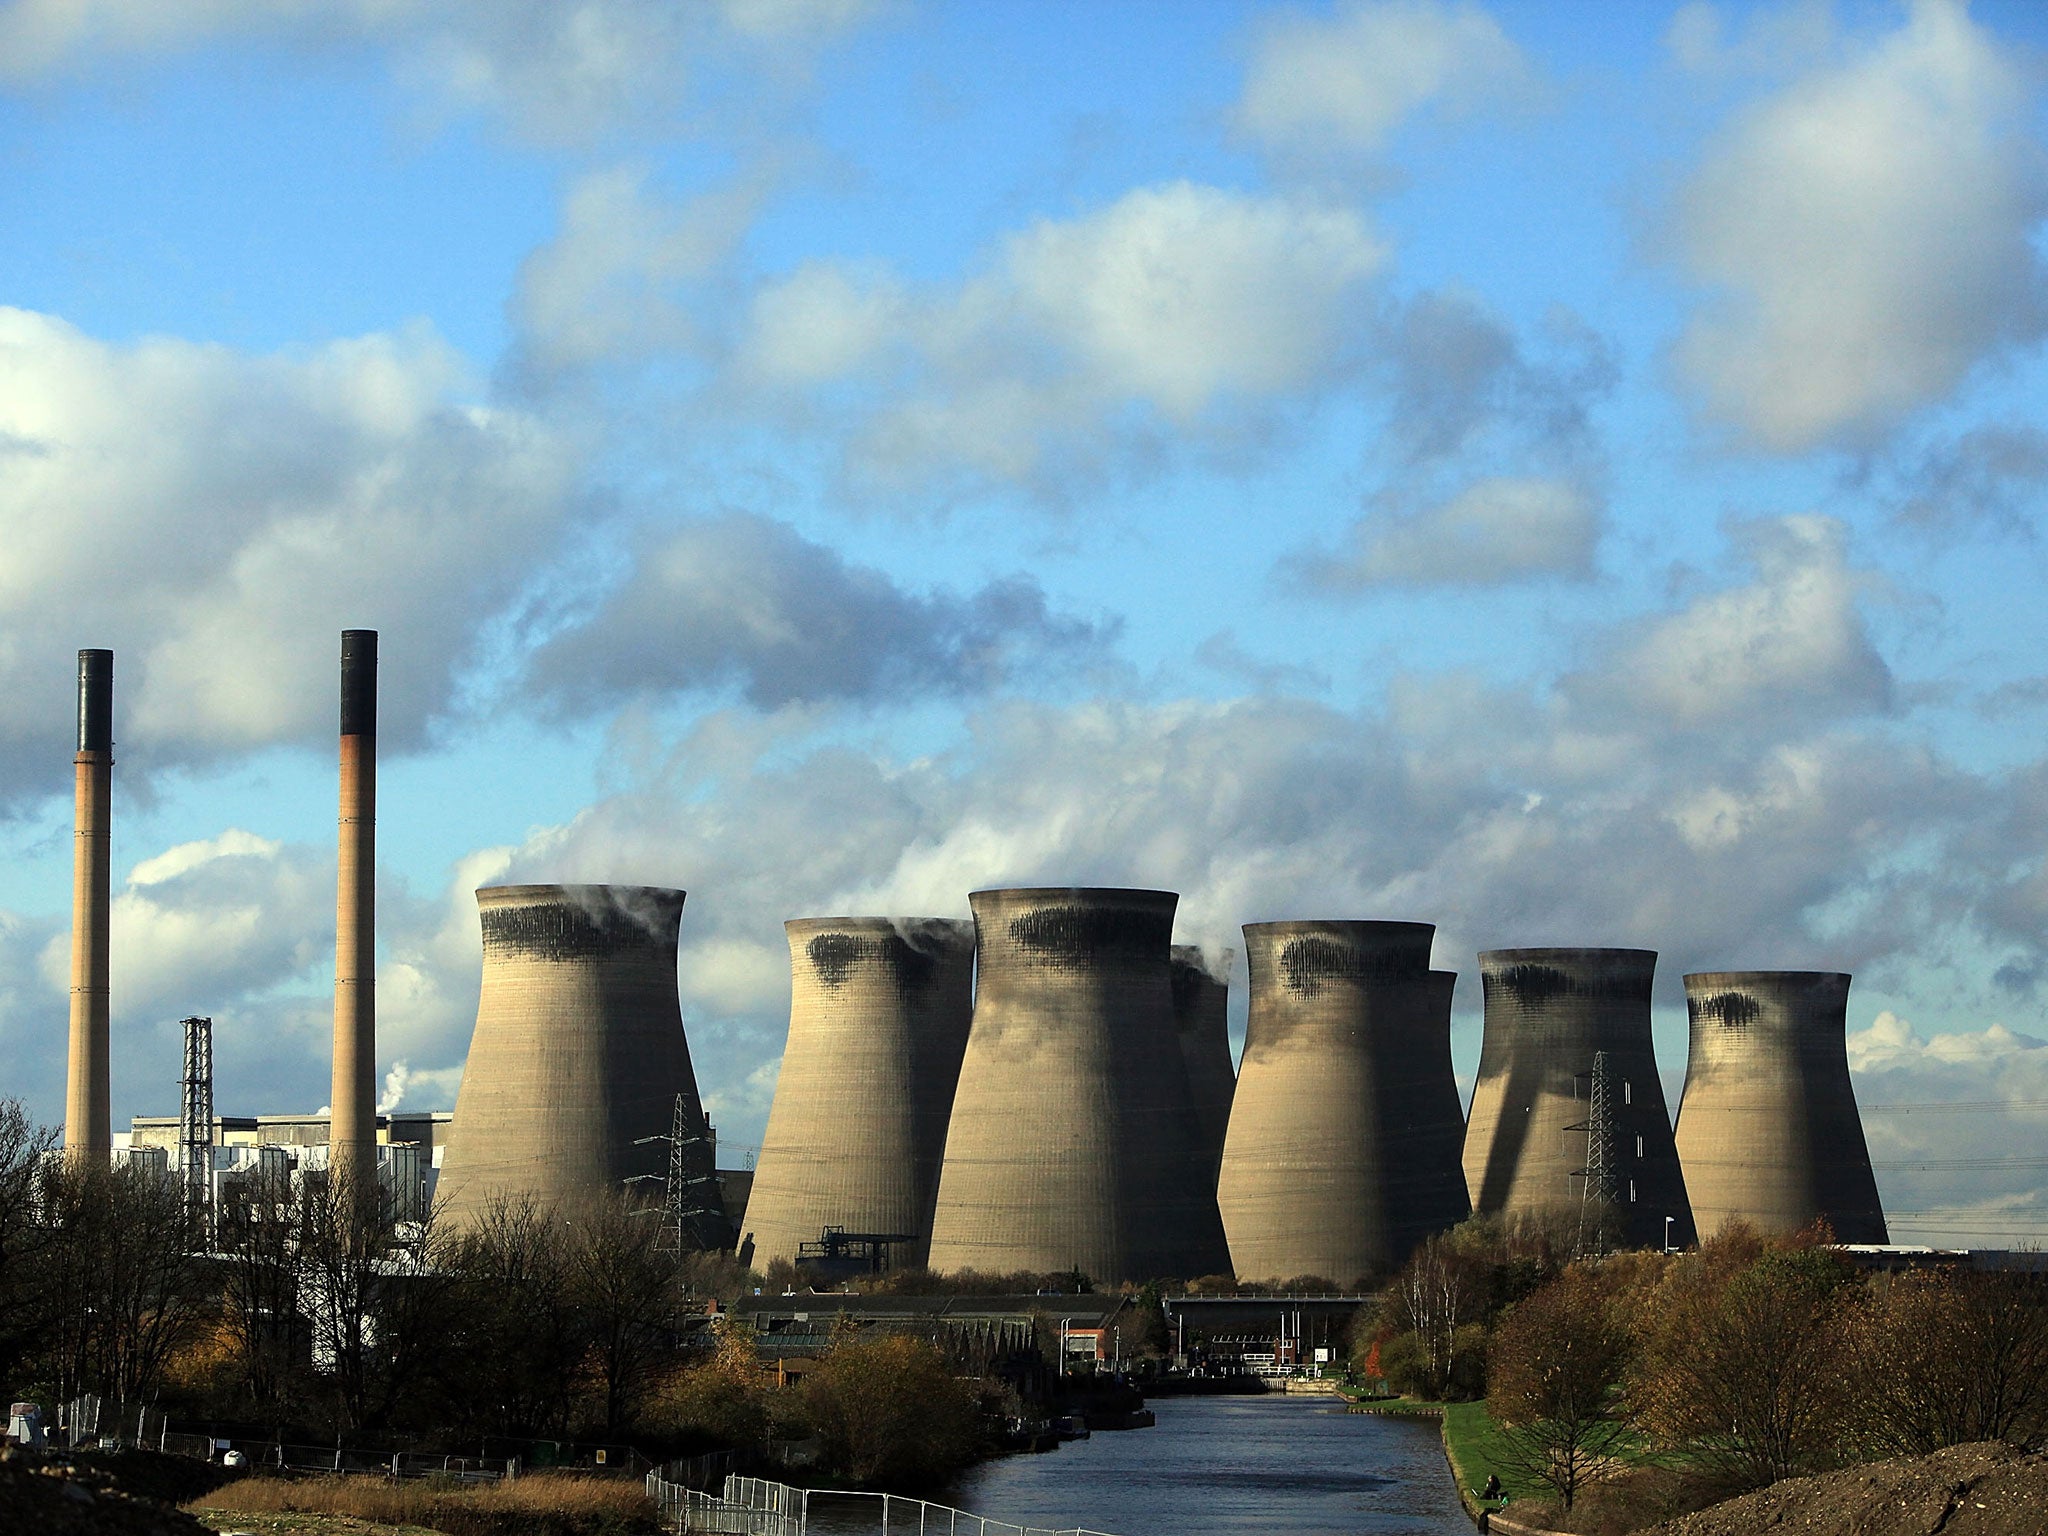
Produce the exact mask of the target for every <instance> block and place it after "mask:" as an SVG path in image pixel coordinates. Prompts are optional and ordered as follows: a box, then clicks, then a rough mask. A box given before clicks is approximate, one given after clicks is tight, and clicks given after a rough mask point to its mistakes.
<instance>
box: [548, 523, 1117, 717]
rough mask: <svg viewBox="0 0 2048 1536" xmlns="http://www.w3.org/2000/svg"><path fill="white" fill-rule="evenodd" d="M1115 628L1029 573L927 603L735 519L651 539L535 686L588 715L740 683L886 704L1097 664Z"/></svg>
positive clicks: (749, 690) (754, 697) (779, 699)
mask: <svg viewBox="0 0 2048 1536" xmlns="http://www.w3.org/2000/svg"><path fill="white" fill-rule="evenodd" d="M1114 628H1115V626H1114V625H1092V624H1088V623H1085V622H1082V621H1079V620H1076V619H1072V618H1066V617H1062V616H1059V615H1056V614H1053V613H1051V612H1049V611H1048V609H1047V606H1046V601H1045V594H1044V592H1043V591H1041V590H1040V589H1039V587H1038V585H1037V583H1036V582H1034V581H1031V580H1029V579H1028V578H1024V577H1011V578H1009V579H1007V580H1002V581H996V582H991V583H989V584H988V585H986V586H984V587H982V588H981V589H980V590H979V591H976V592H972V593H968V594H966V595H964V596H956V595H954V594H951V593H944V592H941V593H935V594H932V595H930V596H918V595H915V594H912V593H909V592H906V591H904V590H903V589H902V588H900V587H898V586H897V585H896V584H895V583H894V582H893V581H891V580H890V578H889V577H888V576H887V575H886V574H885V573H883V572H881V571H878V570H875V569H872V568H870V567H865V566H857V565H852V564H850V563H848V562H847V561H846V560H844V559H842V558H841V557H840V556H839V555H838V554H836V553H835V552H834V551H832V550H830V549H827V548H825V547H824V546H823V545H820V544H814V543H812V542H811V541H809V540H808V539H805V538H803V537H802V536H801V535H799V534H798V533H797V532H796V531H795V530H794V529H792V528H790V527H789V526H788V525H787V524H785V523H779V522H776V521H774V520H772V519H770V518H765V517H756V516H750V515H746V514H741V513H729V514H727V515H725V516H723V517H716V518H703V519H698V520H694V521H692V522H690V523H687V524H685V525H684V526H682V527H681V528H678V529H669V530H664V531H663V532H662V533H661V534H659V535H658V536H656V535H653V534H651V533H650V534H649V535H648V536H646V537H645V538H643V540H642V542H641V545H640V546H639V548H638V549H637V550H636V554H635V559H634V562H633V570H632V572H631V574H630V575H629V576H628V577H627V578H626V580H625V581H624V583H623V584H622V585H621V586H619V587H618V588H617V589H616V590H614V591H612V592H610V593H609V594H607V595H606V596H604V597H603V598H602V599H601V600H600V601H599V602H598V604H597V606H596V608H595V611H593V612H592V613H590V614H589V615H588V616H587V617H586V618H584V619H583V620H582V621H581V622H578V623H575V624H573V625H572V626H570V627H568V628H565V629H564V630H562V631H561V632H560V633H558V634H557V635H555V636H554V637H553V638H552V639H550V640H549V641H547V642H546V643H545V644H543V645H542V646H541V647H540V649H539V650H538V651H537V652H536V654H535V656H534V658H533V663H532V674H531V681H532V685H533V687H534V688H535V689H536V691H538V692H539V693H541V694H542V695H543V696H545V697H547V698H549V699H550V700H552V701H554V702H556V703H558V704H560V705H562V706H563V707H568V708H576V709H593V708H598V707H602V706H604V705H606V704H609V703H612V702H615V701H617V700H618V699H620V698H630V697H636V696H646V695H658V694H663V693H669V692H677V691H688V690H695V689H707V688H710V689H715V688H720V687H724V686H728V685H732V684H737V685H738V686H739V687H740V689H741V690H742V691H743V692H744V693H745V695H746V697H747V698H748V699H749V700H751V701H752V702H753V703H755V704H757V705H760V706H762V707H764V708H771V709H772V708H778V707H780V706H783V705H786V704H791V703H798V702H813V701H819V700H832V699H851V700H861V701H877V700H883V699H890V698H904V697H911V696H917V695H930V694H944V693H963V692H972V691H977V690H980V689H982V688H986V687H989V686H991V685H994V684H996V683H999V682H1001V681H1002V680H1003V679H1004V678H1005V677H1006V676H1007V675H1008V674H1009V673H1010V672H1011V671H1012V670H1013V669H1014V668H1015V667H1016V666H1017V665H1019V664H1020V663H1021V662H1024V661H1027V660H1029V661H1033V662H1038V663H1045V662H1048V661H1050V662H1054V663H1057V662H1059V661H1060V660H1062V659H1070V660H1085V658H1086V657H1087V655H1088V654H1089V653H1091V652H1094V651H1097V650H1099V649H1100V648H1102V647H1104V646H1105V645H1106V643H1107V642H1108V640H1109V639H1110V637H1111V636H1112V635H1113V633H1114Z"/></svg>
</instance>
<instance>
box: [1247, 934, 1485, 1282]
mask: <svg viewBox="0 0 2048 1536" xmlns="http://www.w3.org/2000/svg"><path fill="white" fill-rule="evenodd" d="M1435 932H1436V930H1435V928H1434V926H1433V925H1431V924H1429V923H1395V922H1284V923H1248V924H1246V925H1245V930H1244V938H1245V956H1246V959H1247V960H1248V961H1249V963H1250V968H1251V1009H1250V1015H1249V1019H1248V1027H1247V1032H1246V1035H1245V1047H1244V1062H1243V1065H1242V1068H1241V1070H1240V1072H1239V1074H1238V1080H1237V1097H1236V1100H1235V1102H1234V1103H1233V1105H1232V1107H1231V1114H1230V1130H1229V1135H1228V1138H1227V1139H1226V1141H1225V1143H1224V1150H1223V1165H1222V1172H1221V1175H1220V1177H1219V1180H1218V1184H1217V1192H1216V1196H1217V1204H1218V1206H1219V1207H1220V1209H1221V1211H1222V1215H1223V1226H1224V1231H1225V1232H1226V1234H1227V1235H1228V1237H1229V1239H1230V1257H1231V1262H1232V1264H1233V1265H1234V1266H1235V1268H1236V1271H1237V1273H1238V1274H1239V1275H1240V1276H1243V1277H1245V1278H1248V1279H1274V1280H1284V1279H1289V1278H1292V1277H1295V1276H1302V1275H1320V1276H1323V1277H1326V1278H1328V1279H1330V1280H1332V1281H1334V1282H1336V1283H1337V1284H1340V1285H1345V1284H1350V1283H1352V1282H1353V1281H1356V1280H1360V1279H1365V1278H1372V1277H1377V1276H1380V1275H1383V1274H1385V1273H1386V1272H1388V1271H1390V1270H1392V1269H1394V1268H1396V1267H1398V1266H1399V1265H1400V1264H1401V1263H1402V1262H1403V1261H1404V1260H1405V1259H1406V1258H1407V1257H1408V1254H1409V1252H1410V1251H1411V1250H1412V1249H1413V1248H1414V1247H1415V1246H1416V1245H1417V1244H1418V1243H1420V1242H1421V1241H1422V1240H1423V1239H1424V1238H1426V1237H1428V1236H1429V1235H1430V1234H1432V1233H1434V1232H1440V1231H1443V1230H1444V1229H1445V1228H1447V1227H1451V1226H1454V1225H1456V1224H1457V1223H1458V1222H1459V1221H1462V1220H1463V1219H1464V1218H1465V1217H1466V1216H1467V1215H1468V1214H1469V1213H1470V1205H1469V1204H1468V1202H1467V1199H1466V1190H1465V1177H1464V1173H1463V1171H1462V1169H1461V1168H1460V1166H1459V1152H1460V1148H1461V1146H1462V1144H1463V1141H1464V1134H1465V1117H1464V1113H1463V1111H1462V1109H1461V1107H1460V1104H1459V1095H1458V1084H1457V1079H1456V1077H1455V1075H1454V1074H1453V1072H1452V1070H1451V992H1452V989H1453V987H1455V985H1456V984H1457V979H1458V978H1457V976H1456V974H1455V973H1453V972H1448V971H1432V970H1431V969H1430V968H1429V958H1430V943H1431V939H1432V937H1433V936H1434V934H1435Z"/></svg>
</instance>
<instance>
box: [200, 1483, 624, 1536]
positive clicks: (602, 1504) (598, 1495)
mask: <svg viewBox="0 0 2048 1536" xmlns="http://www.w3.org/2000/svg"><path fill="white" fill-rule="evenodd" d="M187 1507H188V1508H189V1509H194V1510H204V1511H208V1512H215V1511H218V1512H224V1513H228V1514H234V1515H256V1514H270V1513H282V1514H326V1515H349V1516H353V1517H354V1518H356V1519H359V1520H369V1521H374V1522H377V1523H379V1524H384V1525H416V1526H424V1527H426V1528H428V1529H430V1530H436V1531H447V1532H449V1533H450V1536H655V1533H658V1532H659V1531H660V1530H661V1528H662V1527H661V1523H660V1520H659V1518H658V1512H657V1511H656V1509H655V1507H654V1505H653V1504H652V1503H651V1502H649V1500H648V1498H647V1495H646V1492H645V1490H644V1489H642V1487H641V1486H640V1484H639V1482H637V1481H635V1480H632V1479H627V1478H604V1477H582V1476H576V1475H573V1474H569V1473H562V1472H534V1473H529V1474H527V1475H526V1476H524V1477H520V1478H516V1479H514V1480H512V1481H510V1482H499V1483H482V1484H448V1483H442V1482H436V1481H433V1480H431V1479H416V1480H413V1481H409V1482H388V1481H385V1480H384V1479H381V1478H374V1477H304V1478H281V1477H248V1478H244V1479H242V1480H241V1481H240V1482H238V1483H233V1484H230V1485H229V1486H228V1487H226V1488H224V1489H221V1490H220V1491H219V1492H217V1493H213V1494H209V1495H207V1496H206V1497H205V1498H203V1499H198V1500H195V1501H194V1502H193V1503H192V1504H190V1505H188V1506H187Z"/></svg>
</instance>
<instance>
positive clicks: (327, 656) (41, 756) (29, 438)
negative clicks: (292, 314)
mask: <svg viewBox="0 0 2048 1536" xmlns="http://www.w3.org/2000/svg"><path fill="white" fill-rule="evenodd" d="M470 393H471V385H470V381H469V380H468V379H467V378H466V377H465V374H464V370H463V368H462V365H461V362H460V359H458V358H457V357H456V356H455V354H454V353H453V352H451V351H450V349H449V348H448V347H447V346H446V345H445V344H443V343H442V342H441V341H440V340H439V338H438V337H436V336H435V335H434V334H433V332H432V331H431V330H428V329H426V328H425V327H417V328H414V329H410V330H407V331H404V332H400V333H397V334H392V335H372V336H365V337H360V338H356V339H352V340H347V341H338V342H333V343H330V344H328V345H326V346H324V347H320V348H318V349H315V350H313V351H310V352H302V353H287V354H280V355H273V356H249V355H246V354H241V353H236V352H233V351H231V350H229V349H227V348H225V347H219V346H207V345H200V344H196V343H192V342H187V341H182V340H178V339H175V338H167V337H154V338H148V339H145V340H142V341H138V342H135V343H133V344H130V345H125V346H114V345H109V344H107V343H103V342H100V341H96V340H94V339H93V338H91V337H88V336H85V335H83V334H81V333H80V332H78V331H77V330H75V329H73V328H72V327H70V326H68V325H66V324H64V323H63V322H62V321H59V320H56V319H52V318H50V317H48V316H45V315H39V314H33V313H29V312H26V311H22V310H9V309H0V546H4V547H5V548H6V550H7V552H8V558H7V559H6V561H5V562H4V563H0V737H4V738H5V739H6V741H7V742H8V746H9V752H8V754H7V755H6V756H5V757H0V794H5V793H7V792H9V791H12V790H15V789H17V788H18V787H19V786H21V785H22V784H23V783H24V782H26V781H27V780H29V779H30V778H31V776H32V777H33V778H34V779H35V781H37V782H39V783H41V784H43V785H45V786H47V782H48V776H47V774H46V773H45V772H43V771H42V770H41V769H40V768H39V767H32V766H31V764H42V763H47V762H49V761H55V760H58V758H59V756H60V754H61V753H62V751H63V750H64V749H63V748H62V747H61V745H60V744H59V742H60V738H59V733H60V732H61V731H62V729H63V728H64V725H65V722H66V721H67V720H68V718H69V716H70V713H71V703H70V699H69V698H68V690H69V689H70V686H71V678H72V668H71V658H70V652H71V651H72V650H73V649H75V648H76V647H78V646H80V645H100V646H110V647H112V648H113V649H114V650H115V652H116V663H115V665H116V686H115V700H116V703H115V730H116V733H117V735H118V736H119V737H120V740H121V750H122V752H123V758H124V761H127V762H129V763H131V764H132V765H133V766H135V767H141V768H146V767H147V766H149V765H150V764H160V763H164V762H169V761H178V760H192V759H204V758H207V757H210V756H214V755H217V754H222V753H227V752H232V751H238V750H242V749H245V748H248V747H252V746H260V745H266V744H270V743H274V742H279V741H292V740H300V739H305V738H310V737H315V736H317V735H318V734H320V733H322V732H324V733H327V734H331V733H332V731H333V713H334V702H333V701H334V696H335V695H334V688H335V683H334V677H335V675H336V674H335V666H336V661H335V657H336V656H337V655H338V654H339V653H338V651H337V649H336V648H337V646H338V644H339V642H338V639H337V634H338V632H339V631H340V630H341V629H342V628H344V627H368V628H375V629H381V630H383V631H384V632H385V641H384V651H385V654H386V664H385V666H384V668H383V673H382V700H381V719H380V722H379V723H380V729H381V731H382V733H383V734H384V735H385V736H386V737H387V739H389V740H390V741H392V742H393V743H397V744H407V743H413V742H417V741H418V740H419V739H420V737H421V734H422V731H423V729H424V726H425V723H426V721H427V719H428V718H429V717H430V716H431V715H433V714H435V713H436V712H437V711H439V710H442V709H444V708H446V707H447V704H448V701H449V698H450V692H451V687H452V676H453V673H454V671H455V670H456V668H457V667H459V666H460V665H461V663H462V662H463V661H464V660H465V658H466V657H467V656H468V654H469V651H470V646H471V641H472V637H473V635H474V633H475V630H476V628H477V626H478V625H479V624H481V623H482V622H483V621H484V620H486V619H487V618H489V617H490V616H491V615H492V614H493V613H494V612H495V611H496V610H497V609H498V608H499V607H501V606H502V605H503V604H504V603H505V602H506V601H507V600H509V598H510V597H511V596H512V595H513V593H514V592H515V591H516V590H517V589H518V587H519V586H520V585H521V584H522V583H523V582H524V581H525V580H526V579H527V578H528V576H529V575H530V572H531V568H532V566H533V564H534V563H535V561H536V560H537V559H538V558H539V557H540V556H541V555H542V554H543V553H544V552H546V551H548V550H550V549H551V548H552V547H553V545H554V543H555V540H556V536H557V533H558V531H559V528H560V526H561V522H562V520H563V518H564V516H565V515H566V513H567V512H568V510H569V509H570V506H571V504H572V486H573V483H574V479H575V476H576V474H577V473H578V471H579V469H580V464H579V461H578V455H577V453H576V451H575V449H574V447H573V446H572V445H571V444H570V443H568V442H567V441H565V440H563V439H562V438H561V437H560V436H558V435H557V434H556V433H554V432H553V431H552V430H551V429H549V428H547V427H545V426H543V425H542V424H541V423H540V422H539V421H537V420H535V419H534V418H532V417H530V416H526V415H523V414H521V413H519V412H516V411H508V410H504V409H499V408H489V407H483V406H478V405H473V404H469V403H466V400H465V397H466V396H469V395H470ZM52 614H61V615H63V617H64V621H65V626H66V627H65V629H64V630H62V631H53V630H52V629H51V628H50V615H52Z"/></svg>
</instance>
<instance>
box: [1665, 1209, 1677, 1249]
mask: <svg viewBox="0 0 2048 1536" xmlns="http://www.w3.org/2000/svg"><path fill="white" fill-rule="evenodd" d="M1676 1220H1678V1218H1677V1217H1676V1216H1666V1217H1665V1218H1664V1251H1665V1252H1666V1253H1669V1252H1671V1223H1672V1222H1674V1221H1676Z"/></svg>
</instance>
